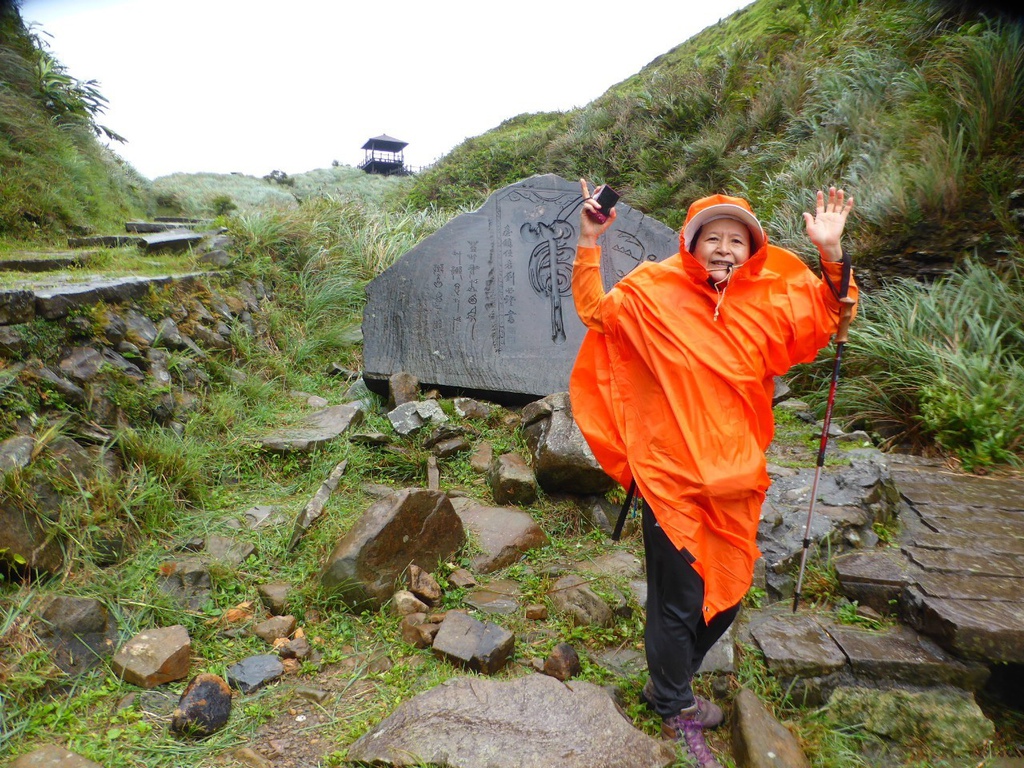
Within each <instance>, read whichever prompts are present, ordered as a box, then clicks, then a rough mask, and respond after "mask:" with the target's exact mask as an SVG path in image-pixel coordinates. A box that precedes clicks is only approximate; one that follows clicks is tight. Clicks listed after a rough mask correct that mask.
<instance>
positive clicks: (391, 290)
mask: <svg viewBox="0 0 1024 768" xmlns="http://www.w3.org/2000/svg"><path fill="white" fill-rule="evenodd" d="M581 204H582V199H581V197H580V189H579V184H578V182H569V181H566V180H565V179H562V178H560V177H558V176H554V175H546V176H534V177H531V178H529V179H526V180H524V181H521V182H518V183H516V184H513V185H511V186H508V187H506V188H504V189H502V190H499V191H498V192H495V193H494V194H493V195H491V197H489V198H488V199H487V201H486V202H485V203H484V204H483V206H481V207H480V209H479V210H477V211H474V212H473V213H466V214H462V215H460V216H458V217H456V218H455V219H453V220H452V221H450V222H448V224H446V225H445V226H444V227H442V228H441V229H440V230H439V231H437V232H436V233H434V234H433V235H431V236H430V237H428V238H426V239H425V240H424V241H423V242H421V243H419V244H418V245H417V246H416V247H414V248H413V249H412V250H410V251H409V252H408V253H407V254H405V255H404V256H402V257H401V258H400V259H399V260H398V261H397V262H395V264H394V265H392V266H391V267H390V268H389V269H387V270H386V271H384V272H383V273H382V274H381V275H379V276H378V277H377V278H376V279H374V280H373V281H372V282H371V283H370V285H369V286H368V287H367V303H366V309H365V311H364V314H363V358H364V366H365V371H364V378H365V379H366V383H367V384H368V385H369V386H370V387H371V389H374V390H376V391H378V392H381V393H384V394H386V392H387V382H388V377H389V376H391V374H393V373H395V372H397V371H406V372H409V373H411V374H413V375H414V376H416V377H417V378H418V379H419V380H420V383H421V384H423V385H425V386H431V387H440V388H443V389H448V390H454V391H463V392H472V393H477V394H480V395H484V396H488V397H489V398H490V399H494V400H499V401H504V400H511V401H515V400H520V401H522V400H529V399H534V398H536V397H542V396H544V395H548V394H551V393H554V392H562V391H565V390H566V389H567V388H568V385H569V372H570V370H571V369H572V364H573V361H574V360H575V357H576V352H577V350H578V349H579V346H580V344H581V343H582V341H583V336H584V333H585V330H586V329H585V328H584V326H583V323H582V322H581V321H580V319H579V317H577V315H576V310H575V307H574V305H573V300H572V292H571V283H572V265H573V260H574V259H575V256H576V252H575V248H576V239H577V235H578V228H579V216H580V205H581ZM616 211H617V213H618V218H617V219H616V222H615V224H614V225H613V226H612V228H611V229H609V230H608V231H607V232H606V233H605V234H604V235H603V236H602V238H601V243H600V244H601V246H602V265H601V272H602V277H603V279H604V283H605V288H606V289H607V288H610V287H611V286H612V285H613V284H614V283H615V282H616V281H618V280H619V279H620V278H621V277H622V276H623V275H625V274H627V273H628V272H629V271H630V270H631V269H633V268H634V267H636V266H637V265H638V264H639V263H640V262H642V261H660V260H661V259H663V258H665V257H666V256H670V255H671V254H673V253H675V252H676V251H677V250H678V235H677V234H676V233H675V232H674V231H673V230H671V229H669V228H668V227H666V226H665V225H664V224H661V223H660V222H658V221H655V220H654V219H651V218H649V217H647V216H646V215H644V214H643V213H641V212H639V211H636V210H633V209H632V208H630V207H629V206H628V205H627V204H626V203H624V202H622V201H620V202H619V204H618V205H617V206H616Z"/></svg>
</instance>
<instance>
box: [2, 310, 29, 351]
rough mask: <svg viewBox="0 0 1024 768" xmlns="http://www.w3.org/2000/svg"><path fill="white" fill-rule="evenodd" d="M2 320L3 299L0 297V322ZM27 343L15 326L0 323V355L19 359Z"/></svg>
mask: <svg viewBox="0 0 1024 768" xmlns="http://www.w3.org/2000/svg"><path fill="white" fill-rule="evenodd" d="M2 321H3V299H2V298H0V322H2ZM27 349H28V343H27V342H26V341H25V337H24V336H22V335H21V332H20V331H19V330H18V329H17V328H12V327H11V326H8V325H0V357H4V358H7V359H8V360H11V359H19V358H22V357H24V355H25V350H27Z"/></svg>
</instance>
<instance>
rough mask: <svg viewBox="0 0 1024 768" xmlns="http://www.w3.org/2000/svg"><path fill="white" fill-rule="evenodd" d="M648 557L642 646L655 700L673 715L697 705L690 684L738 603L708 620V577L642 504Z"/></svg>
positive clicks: (665, 713) (664, 712) (667, 714)
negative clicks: (705, 614) (700, 572)
mask: <svg viewBox="0 0 1024 768" xmlns="http://www.w3.org/2000/svg"><path fill="white" fill-rule="evenodd" d="M643 531H644V557H645V560H646V564H647V623H646V626H645V627H644V646H645V650H646V652H647V669H648V672H649V673H650V675H651V681H652V683H653V684H654V696H653V697H652V700H651V704H652V706H653V707H654V710H655V712H657V713H658V714H659V715H661V716H662V717H671V716H672V715H675V714H678V712H679V710H681V709H685V708H686V707H690V706H692V705H693V704H694V697H693V689H692V688H691V687H690V683H691V681H692V680H693V675H694V673H695V672H696V671H697V670H698V669H699V668H700V665H701V662H702V661H703V660H704V654H706V653H707V652H708V651H709V650H710V649H711V646H713V645H714V644H715V642H716V641H717V640H718V638H720V637H721V636H722V634H723V633H724V632H725V630H727V629H728V628H729V625H730V624H732V622H733V619H735V618H736V614H737V613H738V612H739V604H737V605H734V606H733V607H732V608H730V609H728V610H726V611H723V612H721V613H719V614H718V615H716V616H715V618H713V619H712V620H711V622H710V623H705V622H704V617H703V607H704V580H703V579H702V578H701V577H700V575H699V574H698V573H697V572H696V571H695V570H694V569H693V566H691V565H690V563H691V562H693V557H692V556H690V553H689V552H687V551H686V550H683V551H682V552H680V551H679V550H678V549H676V547H675V545H674V544H673V543H672V542H671V541H670V540H669V538H668V536H667V535H666V534H665V531H663V530H662V529H661V526H659V525H658V523H657V521H656V520H655V519H654V513H653V512H652V511H651V508H650V507H649V506H648V505H647V502H644V509H643Z"/></svg>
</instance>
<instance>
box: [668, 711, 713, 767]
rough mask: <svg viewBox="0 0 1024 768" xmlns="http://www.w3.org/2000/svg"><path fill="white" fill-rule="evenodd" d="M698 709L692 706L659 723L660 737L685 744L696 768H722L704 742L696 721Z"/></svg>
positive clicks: (702, 728) (697, 720) (698, 721)
mask: <svg viewBox="0 0 1024 768" xmlns="http://www.w3.org/2000/svg"><path fill="white" fill-rule="evenodd" d="M697 710H698V707H697V705H696V704H694V705H693V706H692V707H688V708H687V709H684V710H683V711H682V712H680V713H679V714H678V715H673V716H672V717H666V718H665V719H664V720H662V721H661V736H662V738H665V739H671V740H672V741H681V742H683V743H684V744H686V750H687V752H689V754H690V757H692V758H693V759H694V760H696V761H697V768H722V764H721V763H719V762H718V761H717V760H716V759H715V756H714V754H712V752H711V748H710V747H708V743H707V742H706V741H705V740H704V726H703V725H701V723H700V720H699V719H698V717H697V715H698V711H697Z"/></svg>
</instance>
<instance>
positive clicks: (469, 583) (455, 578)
mask: <svg viewBox="0 0 1024 768" xmlns="http://www.w3.org/2000/svg"><path fill="white" fill-rule="evenodd" d="M456 511H458V510H456ZM448 582H449V583H450V584H451V585H452V586H453V587H455V588H457V589H469V588H470V587H475V586H476V578H475V577H474V576H473V574H472V573H470V572H469V571H467V570H466V569H465V568H456V569H455V570H454V571H452V572H451V573H449V574H448Z"/></svg>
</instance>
